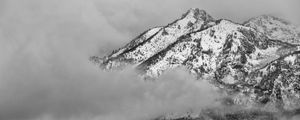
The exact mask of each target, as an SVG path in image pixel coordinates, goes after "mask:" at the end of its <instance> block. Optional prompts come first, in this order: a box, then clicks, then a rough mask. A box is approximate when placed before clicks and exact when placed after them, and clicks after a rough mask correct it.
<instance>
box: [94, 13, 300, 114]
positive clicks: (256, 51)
mask: <svg viewBox="0 0 300 120" xmlns="http://www.w3.org/2000/svg"><path fill="white" fill-rule="evenodd" d="M299 58H300V32H299V29H298V30H297V28H296V27H295V26H293V25H291V24H290V23H288V22H286V21H284V20H281V19H279V18H276V17H273V16H269V15H262V16H259V17H255V18H252V19H250V20H248V21H246V22H244V23H243V24H239V23H235V22H232V21H230V20H225V19H220V20H215V19H213V18H212V17H211V16H210V15H209V14H207V13H206V12H205V11H203V10H199V9H190V10H188V12H186V13H185V14H183V16H182V17H181V18H180V19H177V20H175V21H174V22H172V23H170V24H168V25H166V26H163V27H155V28H152V29H149V30H147V31H145V32H144V33H142V34H141V35H139V36H138V37H136V38H135V39H133V40H132V41H131V42H130V43H128V44H127V45H125V46H124V47H122V48H120V49H118V50H115V51H113V52H112V53H111V54H109V55H108V56H106V57H97V56H93V57H91V58H90V60H91V61H93V62H95V63H96V64H97V65H99V66H100V68H101V69H105V70H112V69H122V68H124V67H126V66H134V67H135V68H136V69H137V70H138V71H139V73H140V74H141V76H143V77H144V78H146V79H155V78H157V77H159V76H160V75H161V74H163V73H164V72H165V71H167V70H171V69H174V68H177V67H184V68H186V69H187V70H188V71H190V73H191V74H193V75H195V76H197V79H205V80H208V81H209V82H211V83H212V84H214V85H215V86H217V87H218V88H220V89H223V90H224V91H226V92H227V94H228V95H230V96H231V99H232V101H233V102H234V104H239V105H246V106H252V105H258V104H259V105H261V106H263V107H265V108H266V109H271V110H270V111H282V110H284V111H288V110H295V109H298V108H300V99H299V98H300V81H299V80H300V59H299ZM270 106H271V107H270Z"/></svg>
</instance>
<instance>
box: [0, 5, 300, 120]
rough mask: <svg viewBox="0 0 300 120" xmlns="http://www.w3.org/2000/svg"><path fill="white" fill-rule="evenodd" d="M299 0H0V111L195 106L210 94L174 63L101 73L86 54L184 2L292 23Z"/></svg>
mask: <svg viewBox="0 0 300 120" xmlns="http://www.w3.org/2000/svg"><path fill="white" fill-rule="evenodd" d="M299 5H300V4H299V0H247V1H246V0H226V1H225V0H147V1H146V0H26V1H21V0H0V55H1V57H0V119H5V120H18V119H19V120H24V119H25V120H26V119H28V120H32V119H33V120H80V119H85V120H89V119H90V120H93V119H101V120H115V119H118V118H122V119H125V120H135V119H136V120H138V119H146V118H151V117H152V116H156V115H160V114H161V113H168V112H180V111H187V110H198V109H199V108H201V107H203V106H205V105H209V104H211V101H212V100H213V99H214V98H215V97H214V96H215V94H217V93H214V92H212V90H211V89H210V87H206V86H207V85H206V83H203V82H196V83H195V82H194V81H192V80H186V78H189V79H192V78H191V77H190V76H189V75H187V74H186V73H183V72H182V71H181V70H179V71H172V72H170V73H169V74H168V75H165V76H163V77H162V78H160V80H158V81H156V82H143V81H141V80H138V78H136V75H135V73H134V72H131V70H126V71H124V72H113V73H106V72H102V71H100V70H98V69H97V68H96V67H95V66H94V65H92V64H90V63H89V61H88V57H89V56H91V55H103V54H105V53H107V52H109V51H111V50H113V49H116V48H118V47H120V46H122V45H124V44H125V43H127V42H129V41H130V40H131V39H132V38H134V37H135V36H137V35H138V34H140V33H141V32H143V31H144V30H146V29H148V28H151V27H154V26H161V25H165V24H167V23H169V22H172V21H173V20H175V19H177V18H179V17H180V16H181V15H182V14H183V13H184V12H185V11H186V10H188V9H189V8H192V7H196V8H200V9H204V10H206V11H207V12H208V13H209V14H211V15H212V16H213V17H214V18H227V19H231V20H234V21H237V22H242V21H245V20H247V19H249V18H250V17H253V16H257V15H260V14H273V15H276V16H279V17H282V18H284V19H287V20H289V21H291V22H292V23H294V24H297V25H299V24H300V22H299V21H300V16H299V14H297V12H299V11H300V10H299V9H300V8H299Z"/></svg>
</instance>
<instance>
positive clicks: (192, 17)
mask: <svg viewBox="0 0 300 120" xmlns="http://www.w3.org/2000/svg"><path fill="white" fill-rule="evenodd" d="M213 24H214V20H213V18H212V17H211V16H210V15H208V14H207V13H206V12H205V11H203V10H199V9H190V10H189V11H188V12H187V13H185V14H184V15H183V16H182V17H181V18H180V19H178V20H176V21H174V22H172V23H171V24H169V25H167V26H165V27H162V28H154V29H151V30H150V31H148V32H145V33H144V34H142V35H140V37H138V38H136V39H135V40H134V41H132V42H131V43H129V44H128V45H126V46H125V47H124V48H121V49H120V50H118V51H116V52H113V53H112V54H111V55H109V56H108V57H105V58H104V59H102V60H96V59H99V58H98V57H92V58H91V59H92V60H93V61H96V62H100V65H101V67H102V68H105V69H113V68H120V67H122V66H125V65H127V64H137V63H140V62H142V61H144V60H146V59H148V58H149V57H151V56H153V55H155V54H156V53H157V52H159V51H161V50H163V49H164V48H166V47H168V46H169V45H170V44H172V43H174V42H175V41H176V40H177V38H178V37H180V36H182V35H184V34H187V33H190V32H194V31H198V30H202V29H206V28H207V27H210V26H212V25H213Z"/></svg>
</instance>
